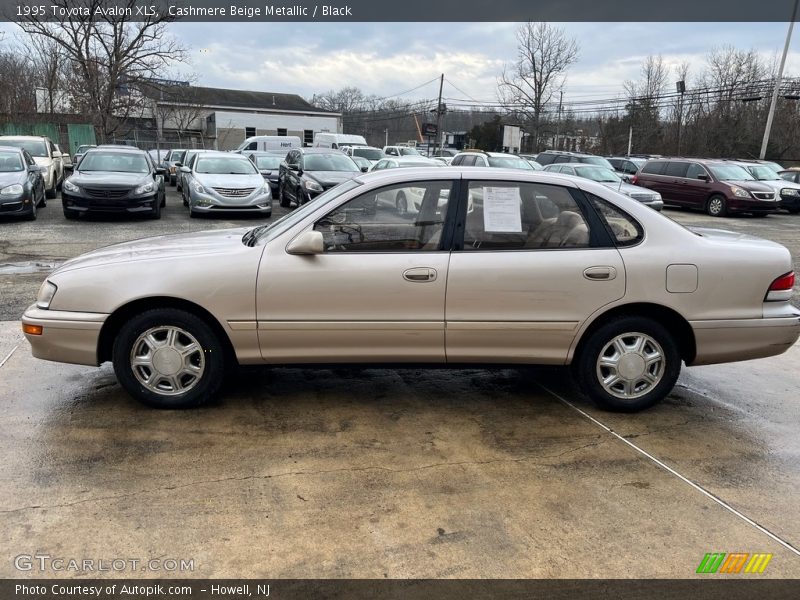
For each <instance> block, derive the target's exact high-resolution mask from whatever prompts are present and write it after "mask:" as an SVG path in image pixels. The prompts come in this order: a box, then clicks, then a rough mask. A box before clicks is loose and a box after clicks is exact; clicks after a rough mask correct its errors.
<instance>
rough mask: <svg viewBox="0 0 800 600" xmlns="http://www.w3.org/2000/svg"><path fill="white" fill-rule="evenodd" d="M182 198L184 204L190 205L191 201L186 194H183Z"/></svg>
mask: <svg viewBox="0 0 800 600" xmlns="http://www.w3.org/2000/svg"><path fill="white" fill-rule="evenodd" d="M181 200H183V205H184V206H189V201H188V200H187V199H186V196H184V195H181Z"/></svg>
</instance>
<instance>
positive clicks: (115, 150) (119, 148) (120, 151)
mask: <svg viewBox="0 0 800 600" xmlns="http://www.w3.org/2000/svg"><path fill="white" fill-rule="evenodd" d="M98 150H102V151H103V152H112V153H117V154H125V153H131V152H133V153H134V154H135V153H139V154H147V152H145V151H144V150H142V149H140V148H137V147H136V146H113V145H110V144H109V145H108V146H95V147H94V148H89V150H88V151H87V154H88V153H89V152H96V151H98Z"/></svg>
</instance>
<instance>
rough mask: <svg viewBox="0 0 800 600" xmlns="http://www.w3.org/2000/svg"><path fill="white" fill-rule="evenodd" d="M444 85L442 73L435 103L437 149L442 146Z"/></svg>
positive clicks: (434, 151) (434, 149)
mask: <svg viewBox="0 0 800 600" xmlns="http://www.w3.org/2000/svg"><path fill="white" fill-rule="evenodd" d="M443 87H444V73H442V76H441V77H440V78H439V101H438V102H437V103H436V141H437V142H438V143H439V149H441V147H442V88H443ZM433 153H434V155H435V154H436V142H434V144H433Z"/></svg>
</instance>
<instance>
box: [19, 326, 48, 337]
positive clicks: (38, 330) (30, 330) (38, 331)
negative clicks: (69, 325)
mask: <svg viewBox="0 0 800 600" xmlns="http://www.w3.org/2000/svg"><path fill="white" fill-rule="evenodd" d="M43 329H44V328H43V327H42V326H41V325H28V324H27V323H23V324H22V332H23V333H27V334H29V335H42V331H43Z"/></svg>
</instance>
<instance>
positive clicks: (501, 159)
mask: <svg viewBox="0 0 800 600" xmlns="http://www.w3.org/2000/svg"><path fill="white" fill-rule="evenodd" d="M489 166H490V167H500V168H503V169H523V170H526V171H533V167H532V166H531V164H530V163H529V162H528V161H527V160H525V159H523V158H517V157H516V156H490V157H489Z"/></svg>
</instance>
